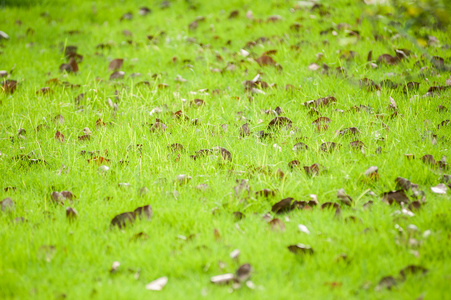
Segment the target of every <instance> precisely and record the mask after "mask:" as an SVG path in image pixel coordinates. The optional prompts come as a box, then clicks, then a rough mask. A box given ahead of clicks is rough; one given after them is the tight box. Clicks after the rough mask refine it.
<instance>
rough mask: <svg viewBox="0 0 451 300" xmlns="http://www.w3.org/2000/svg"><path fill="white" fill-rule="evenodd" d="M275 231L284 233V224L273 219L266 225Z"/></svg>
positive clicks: (279, 220)
mask: <svg viewBox="0 0 451 300" xmlns="http://www.w3.org/2000/svg"><path fill="white" fill-rule="evenodd" d="M268 224H269V225H270V226H271V228H272V229H273V230H275V231H285V224H284V223H283V221H282V220H281V219H278V218H274V219H272V220H271V221H269V223H268Z"/></svg>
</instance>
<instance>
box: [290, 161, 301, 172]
mask: <svg viewBox="0 0 451 300" xmlns="http://www.w3.org/2000/svg"><path fill="white" fill-rule="evenodd" d="M288 167H289V168H290V169H291V170H293V169H299V168H300V167H301V162H300V161H299V160H292V161H290V162H289V163H288Z"/></svg>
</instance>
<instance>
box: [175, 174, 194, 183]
mask: <svg viewBox="0 0 451 300" xmlns="http://www.w3.org/2000/svg"><path fill="white" fill-rule="evenodd" d="M191 179H193V177H191V176H188V175H185V174H181V175H177V177H176V180H175V181H176V182H177V183H178V184H179V185H183V184H186V183H188V182H190V181H191Z"/></svg>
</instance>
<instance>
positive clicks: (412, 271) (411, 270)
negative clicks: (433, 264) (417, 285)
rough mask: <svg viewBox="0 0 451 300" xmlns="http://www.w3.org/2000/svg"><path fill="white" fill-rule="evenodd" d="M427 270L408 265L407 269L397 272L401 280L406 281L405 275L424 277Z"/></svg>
mask: <svg viewBox="0 0 451 300" xmlns="http://www.w3.org/2000/svg"><path fill="white" fill-rule="evenodd" d="M428 271H429V270H428V269H426V268H425V267H422V266H417V265H408V266H407V267H405V268H403V269H402V270H401V271H399V275H400V276H401V278H402V279H403V280H405V279H406V277H407V275H409V274H412V275H414V274H417V273H421V274H422V275H425V274H426V273H427V272H428Z"/></svg>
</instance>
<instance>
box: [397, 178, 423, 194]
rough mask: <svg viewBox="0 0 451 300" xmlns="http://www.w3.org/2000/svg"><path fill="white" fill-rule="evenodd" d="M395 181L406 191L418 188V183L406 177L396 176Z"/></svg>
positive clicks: (398, 186)
mask: <svg viewBox="0 0 451 300" xmlns="http://www.w3.org/2000/svg"><path fill="white" fill-rule="evenodd" d="M395 182H396V188H398V189H402V190H405V191H408V190H410V189H413V188H418V185H417V184H413V183H412V182H410V181H409V180H408V179H406V178H402V177H396V179H395Z"/></svg>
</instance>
